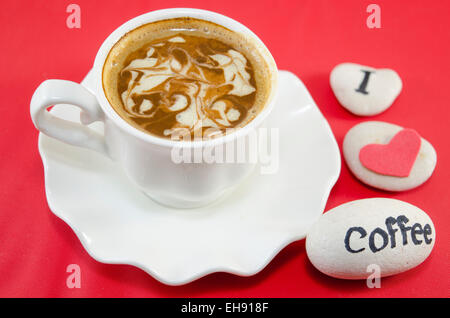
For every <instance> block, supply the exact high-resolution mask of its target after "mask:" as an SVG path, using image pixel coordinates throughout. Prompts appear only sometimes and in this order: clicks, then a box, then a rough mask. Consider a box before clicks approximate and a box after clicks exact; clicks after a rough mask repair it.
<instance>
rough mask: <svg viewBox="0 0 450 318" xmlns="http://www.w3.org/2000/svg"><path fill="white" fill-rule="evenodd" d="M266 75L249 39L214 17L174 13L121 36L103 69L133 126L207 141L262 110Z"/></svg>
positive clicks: (110, 92)
mask: <svg viewBox="0 0 450 318" xmlns="http://www.w3.org/2000/svg"><path fill="white" fill-rule="evenodd" d="M270 85H271V80H270V73H269V71H268V66H267V65H266V62H265V60H264V59H263V57H262V56H261V55H260V53H259V52H258V50H257V49H256V44H255V43H254V42H253V40H251V39H249V38H248V37H245V36H243V35H241V34H238V33H236V32H233V31H231V30H228V29H226V28H225V27H222V26H220V25H217V24H214V23H212V22H208V21H203V20H198V19H194V18H176V19H169V20H163V21H158V22H154V23H149V24H146V25H143V26H141V27H139V28H137V29H135V30H132V31H130V32H129V33H127V34H126V35H125V36H123V37H122V38H121V39H120V40H119V41H118V42H117V43H116V44H115V45H114V47H113V48H112V49H111V51H110V52H109V54H108V57H107V59H106V62H105V65H104V68H103V89H104V91H105V95H106V97H107V98H108V100H109V102H110V104H111V105H112V106H113V108H114V109H115V111H116V112H117V113H118V114H119V115H120V116H121V117H122V118H123V119H125V120H126V121H127V122H128V123H129V124H131V125H132V126H134V127H136V128H138V129H140V130H142V131H144V132H147V133H149V134H152V135H156V136H158V137H165V138H170V137H173V136H174V135H180V132H181V134H186V133H189V134H190V135H191V136H201V137H203V138H210V137H216V136H221V135H223V134H224V133H226V131H227V129H228V128H240V127H243V126H245V125H246V124H247V123H249V122H250V121H251V120H253V119H254V118H255V116H256V115H257V114H258V113H259V112H260V111H261V110H262V109H263V108H264V106H265V104H266V102H267V99H268V94H269V91H270Z"/></svg>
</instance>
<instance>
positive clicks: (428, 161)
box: [342, 121, 437, 191]
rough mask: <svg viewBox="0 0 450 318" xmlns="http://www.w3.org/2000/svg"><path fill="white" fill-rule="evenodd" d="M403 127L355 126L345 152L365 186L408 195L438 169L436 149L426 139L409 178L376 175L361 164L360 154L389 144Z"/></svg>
mask: <svg viewBox="0 0 450 318" xmlns="http://www.w3.org/2000/svg"><path fill="white" fill-rule="evenodd" d="M402 129H403V127H401V126H397V125H394V124H390V123H385V122H381V121H366V122H363V123H360V124H357V125H355V126H353V127H352V128H351V129H350V130H349V131H348V132H347V134H346V135H345V137H344V142H343V147H342V152H343V154H344V158H345V162H346V163H347V166H348V167H349V169H350V171H351V172H352V173H353V174H354V175H355V176H356V177H357V178H358V179H359V180H360V181H362V182H363V183H365V184H368V185H370V186H372V187H375V188H378V189H382V190H387V191H405V190H410V189H413V188H415V187H418V186H419V185H421V184H422V183H424V182H425V181H427V180H428V179H429V178H430V177H431V175H432V174H433V171H434V169H435V167H436V162H437V155H436V150H434V147H433V146H432V145H431V144H430V143H429V142H428V141H427V140H425V139H424V138H421V145H420V150H419V154H418V155H417V158H416V161H415V162H414V165H413V166H412V169H411V172H410V174H409V176H407V177H394V176H388V175H383V174H378V173H376V172H373V171H371V170H369V169H367V168H366V167H364V166H363V165H362V164H361V161H360V159H359V153H360V151H361V148H363V147H364V146H366V145H368V144H387V143H389V141H390V140H391V139H392V137H394V136H395V135H396V134H397V133H398V132H399V131H401V130H402Z"/></svg>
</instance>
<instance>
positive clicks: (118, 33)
mask: <svg viewBox="0 0 450 318" xmlns="http://www.w3.org/2000/svg"><path fill="white" fill-rule="evenodd" d="M179 17H192V18H197V19H200V20H206V21H210V22H214V23H216V24H219V25H222V26H224V27H226V28H228V29H230V30H232V31H235V32H239V33H243V34H245V35H246V36H248V37H251V38H252V40H253V41H254V42H255V44H256V45H257V46H258V49H259V50H260V53H262V55H263V57H264V59H265V60H266V62H267V64H268V67H269V71H270V73H271V80H272V83H271V91H270V94H269V97H268V99H267V102H266V105H265V106H264V109H263V110H261V112H259V113H258V115H257V116H256V117H255V118H254V119H253V120H252V121H251V122H249V123H248V124H247V125H245V126H244V127H242V128H239V129H237V130H236V131H234V132H232V133H230V134H226V135H224V136H222V137H218V138H214V139H211V140H198V141H191V142H189V141H188V142H186V141H175V140H171V139H165V138H161V137H157V136H153V135H150V134H147V133H145V132H143V131H141V130H139V129H137V128H135V127H133V126H132V125H130V124H129V123H127V122H126V121H125V120H124V119H123V118H122V117H120V116H119V114H117V112H116V111H115V110H114V109H113V108H112V106H111V105H110V103H109V101H108V99H107V98H106V96H105V92H104V90H103V83H102V73H103V65H104V63H105V60H106V58H107V56H108V54H109V51H110V50H111V48H112V47H113V46H114V44H116V42H117V41H119V40H120V39H121V38H122V36H123V35H125V34H126V33H127V32H129V31H131V30H134V29H136V28H137V27H139V26H141V25H143V24H147V23H151V22H155V21H160V20H166V19H172V18H179ZM277 76H278V70H277V67H276V64H275V61H274V59H273V57H272V55H271V54H270V52H269V50H268V49H267V48H266V46H265V45H264V43H263V42H262V41H261V40H260V39H259V38H258V37H257V36H256V34H254V33H253V32H252V31H251V30H250V29H248V28H247V27H245V26H244V25H242V24H241V23H239V22H237V21H235V20H233V19H231V18H229V17H226V16H224V15H222V14H219V13H215V12H212V11H207V10H200V9H190V8H173V9H164V10H157V11H152V12H149V13H145V14H143V15H140V16H138V17H135V18H133V19H131V20H129V21H127V22H125V23H124V24H122V25H121V26H120V27H119V28H117V29H116V30H115V31H113V32H112V33H111V34H110V35H109V36H108V37H107V38H106V40H105V41H104V42H103V44H102V45H101V47H100V49H99V51H98V53H97V56H96V57H95V62H94V78H95V89H96V96H97V98H98V101H99V104H100V106H101V108H102V110H103V111H104V113H105V115H107V116H108V117H109V118H110V119H111V120H113V121H114V122H115V123H116V124H117V126H118V127H119V128H121V129H122V130H123V131H125V132H127V133H129V134H131V135H132V136H135V137H137V138H139V139H141V140H143V141H145V142H149V143H152V144H156V145H159V146H165V147H182V148H184V147H188V148H197V147H214V146H217V145H219V144H222V143H226V142H229V141H232V140H233V139H237V138H239V137H243V136H245V135H247V134H248V133H249V132H251V131H252V130H253V129H255V128H256V127H258V126H259V125H260V124H261V123H262V121H264V119H265V118H266V117H267V116H268V115H269V113H270V112H271V110H272V108H273V106H274V100H275V94H276V92H277ZM106 105H107V106H106Z"/></svg>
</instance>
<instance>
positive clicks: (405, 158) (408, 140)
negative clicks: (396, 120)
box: [359, 129, 422, 177]
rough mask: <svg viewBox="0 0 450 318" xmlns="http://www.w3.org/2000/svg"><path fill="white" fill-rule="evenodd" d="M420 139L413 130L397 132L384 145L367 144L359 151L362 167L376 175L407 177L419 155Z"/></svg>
mask: <svg viewBox="0 0 450 318" xmlns="http://www.w3.org/2000/svg"><path fill="white" fill-rule="evenodd" d="M421 141H422V139H421V138H420V135H419V134H418V133H417V132H416V131H415V130H413V129H403V130H401V131H399V132H398V133H397V134H396V135H395V136H394V137H392V139H391V141H390V142H389V143H388V144H386V145H382V144H369V145H366V146H364V147H362V148H361V150H360V151H359V160H360V161H361V163H362V165H363V166H364V167H366V168H367V169H370V170H372V171H374V172H376V173H379V174H384V175H388V176H394V177H407V176H409V174H410V172H411V169H412V167H413V165H414V162H415V161H416V158H417V155H418V154H419V150H420V144H421Z"/></svg>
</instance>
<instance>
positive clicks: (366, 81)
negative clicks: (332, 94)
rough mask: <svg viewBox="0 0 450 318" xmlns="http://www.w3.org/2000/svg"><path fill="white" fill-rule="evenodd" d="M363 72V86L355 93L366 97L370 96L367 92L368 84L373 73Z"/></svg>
mask: <svg viewBox="0 0 450 318" xmlns="http://www.w3.org/2000/svg"><path fill="white" fill-rule="evenodd" d="M361 72H363V73H364V78H363V80H362V82H361V85H359V87H358V88H357V89H355V91H356V92H358V93H362V94H364V95H367V94H369V92H368V91H367V90H366V88H367V84H368V83H369V77H370V74H372V73H373V72H371V71H365V70H361Z"/></svg>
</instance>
